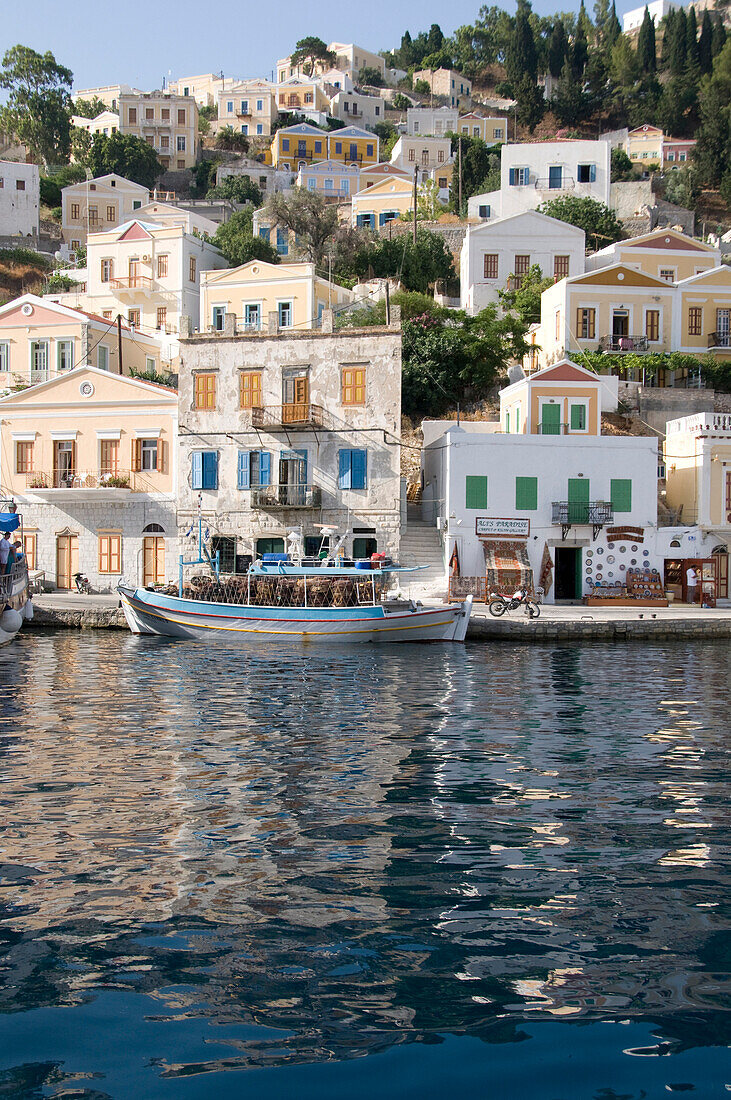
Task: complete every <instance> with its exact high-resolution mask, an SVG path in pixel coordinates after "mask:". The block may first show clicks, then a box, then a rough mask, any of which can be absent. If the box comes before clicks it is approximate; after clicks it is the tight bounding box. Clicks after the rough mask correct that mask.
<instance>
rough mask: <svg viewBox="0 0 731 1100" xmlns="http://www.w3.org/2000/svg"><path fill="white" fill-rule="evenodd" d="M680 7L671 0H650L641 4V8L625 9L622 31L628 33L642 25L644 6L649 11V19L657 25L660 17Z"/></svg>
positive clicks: (662, 17)
mask: <svg viewBox="0 0 731 1100" xmlns="http://www.w3.org/2000/svg"><path fill="white" fill-rule="evenodd" d="M679 7H681V5H680V4H675V3H674V2H673V0H651V3H649V4H643V6H642V7H641V8H632V10H631V11H626V12H625V13H624V15H623V16H622V33H623V34H628V33H629V32H630V31H636V30H639V28H640V27H641V26H642V20H643V19H644V18H645V8H647V10H648V11H649V13H650V19H651V20H652V21H653V23H654V24H655V26H656V27H657V26H658V25H659V23H660V20H661V19H664V18H665V16H666V15H668V14H669V13H670V12H671V11H677V9H678V8H679Z"/></svg>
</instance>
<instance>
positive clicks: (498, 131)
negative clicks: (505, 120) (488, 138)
mask: <svg viewBox="0 0 731 1100" xmlns="http://www.w3.org/2000/svg"><path fill="white" fill-rule="evenodd" d="M492 136H493V137H494V138H502V136H503V132H502V130H501V129H499V128H497V127H493V131H492Z"/></svg>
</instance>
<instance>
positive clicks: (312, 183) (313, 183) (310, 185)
mask: <svg viewBox="0 0 731 1100" xmlns="http://www.w3.org/2000/svg"><path fill="white" fill-rule="evenodd" d="M307 187H308V189H309V190H310V191H316V190H317V180H316V179H315V177H314V176H310V177H309V178H308V180H307Z"/></svg>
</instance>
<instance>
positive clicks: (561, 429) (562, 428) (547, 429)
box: [538, 424, 569, 435]
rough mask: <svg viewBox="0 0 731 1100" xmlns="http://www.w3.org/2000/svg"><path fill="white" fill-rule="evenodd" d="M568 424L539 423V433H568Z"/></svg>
mask: <svg viewBox="0 0 731 1100" xmlns="http://www.w3.org/2000/svg"><path fill="white" fill-rule="evenodd" d="M568 434H569V426H568V424H539V425H538V435H568Z"/></svg>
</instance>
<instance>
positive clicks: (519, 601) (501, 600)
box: [487, 588, 541, 619]
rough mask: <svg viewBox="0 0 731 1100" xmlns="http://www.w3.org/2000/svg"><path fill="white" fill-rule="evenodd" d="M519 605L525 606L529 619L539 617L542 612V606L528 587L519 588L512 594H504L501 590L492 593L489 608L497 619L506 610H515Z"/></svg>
mask: <svg viewBox="0 0 731 1100" xmlns="http://www.w3.org/2000/svg"><path fill="white" fill-rule="evenodd" d="M518 607H524V608H525V613H526V615H527V616H528V618H529V619H537V618H538V616H539V615H540V613H541V609H540V607H539V606H538V604H537V603H536V601H535V600H534V599H533V597H532V596H530V595H529V594H528V589H527V588H518V589H517V591H516V592H514V593H513V595H512V596H504V595H502V593H500V592H491V593H490V602H489V603H488V605H487V609H488V611H489V612H490V614H491V615H494V616H495V618H496V619H499V618H500V616H501V615H504V614H505V612H506V611H515V609H516V608H518Z"/></svg>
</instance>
